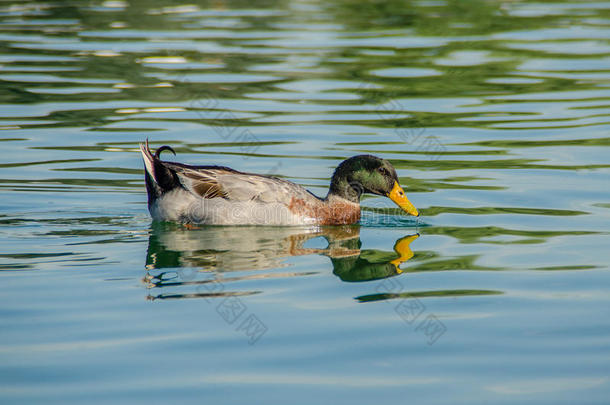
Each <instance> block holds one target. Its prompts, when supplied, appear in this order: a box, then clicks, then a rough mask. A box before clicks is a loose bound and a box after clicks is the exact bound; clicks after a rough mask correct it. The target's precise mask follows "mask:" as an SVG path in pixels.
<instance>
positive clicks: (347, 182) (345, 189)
mask: <svg viewBox="0 0 610 405" xmlns="http://www.w3.org/2000/svg"><path fill="white" fill-rule="evenodd" d="M396 182H398V175H397V174H396V170H395V169H394V167H392V164H391V163H390V162H388V161H387V160H385V159H381V158H378V157H376V156H373V155H358V156H354V157H351V158H349V159H347V160H344V161H343V162H341V164H340V165H339V166H338V167H337V169H336V170H335V173H334V174H333V177H332V179H331V182H330V190H329V193H328V194H329V195H331V194H332V195H336V196H339V197H342V198H345V199H346V200H349V201H352V202H356V203H357V202H359V201H360V196H361V195H362V193H371V194H377V195H384V196H385V195H388V194H389V193H390V192H391V191H392V188H393V187H394V183H396Z"/></svg>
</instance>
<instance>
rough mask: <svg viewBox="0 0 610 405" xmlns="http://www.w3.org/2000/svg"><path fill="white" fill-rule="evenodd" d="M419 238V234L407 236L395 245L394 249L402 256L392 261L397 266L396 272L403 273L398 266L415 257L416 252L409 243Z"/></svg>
mask: <svg viewBox="0 0 610 405" xmlns="http://www.w3.org/2000/svg"><path fill="white" fill-rule="evenodd" d="M417 238H419V234H415V235H409V236H405V237H404V238H402V239H400V240H398V241H397V242H396V244H395V245H394V251H396V253H398V254H399V255H400V257H399V258H398V259H394V260H392V261H391V262H390V263H392V264H393V265H394V267H396V272H397V273H398V274H400V273H402V270H400V267H398V266H399V265H400V264H401V263H404V262H406V261H407V260H409V259H410V258H412V257H413V254H414V253H413V251H412V250H411V247H410V246H409V245H410V244H411V242H413V241H414V240H415V239H417Z"/></svg>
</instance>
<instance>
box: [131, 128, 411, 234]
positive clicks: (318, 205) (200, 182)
mask: <svg viewBox="0 0 610 405" xmlns="http://www.w3.org/2000/svg"><path fill="white" fill-rule="evenodd" d="M166 150H167V151H169V152H171V153H173V154H174V156H176V152H175V151H174V149H173V148H172V147H171V146H168V145H164V146H160V147H159V148H157V150H156V151H155V153H154V154H153V153H152V151H151V150H150V147H149V144H148V140H146V142H145V143H141V144H140V151H141V152H142V158H143V160H144V169H145V175H144V177H145V183H146V191H147V194H148V210H149V212H150V215H151V217H152V218H153V220H156V221H163V222H176V223H182V224H185V225H273V226H284V225H348V224H354V223H357V222H358V221H359V220H360V215H361V214H360V197H361V196H362V194H364V193H369V194H374V195H380V196H385V197H388V198H389V199H390V200H392V201H393V202H394V203H395V204H396V205H398V206H399V207H400V208H401V209H402V210H403V211H404V212H405V213H407V214H408V215H413V216H416V217H417V216H419V212H418V211H417V209H416V208H415V206H414V205H413V204H412V203H411V202H410V201H409V199H408V198H407V196H406V194H405V191H404V190H403V188H402V187H401V186H400V184H399V180H398V175H397V174H396V170H395V169H394V167H393V166H392V164H391V163H390V162H389V161H387V160H385V159H382V158H379V157H376V156H373V155H357V156H353V157H350V158H348V159H346V160H344V161H343V162H341V163H340V164H339V165H338V166H337V168H336V169H335V171H334V173H333V175H332V177H331V182H330V188H329V190H328V194H327V195H326V197H324V198H321V197H318V196H316V195H314V194H313V193H311V192H310V191H308V190H307V189H305V188H304V187H303V186H301V185H299V184H296V183H293V182H291V181H288V180H284V179H280V178H277V177H274V176H269V175H263V174H255V173H246V172H240V171H237V170H234V169H232V168H229V167H225V166H215V165H211V166H191V165H187V164H183V163H178V162H171V161H164V160H161V152H163V151H166Z"/></svg>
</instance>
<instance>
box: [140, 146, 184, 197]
mask: <svg viewBox="0 0 610 405" xmlns="http://www.w3.org/2000/svg"><path fill="white" fill-rule="evenodd" d="M164 150H169V151H171V152H172V153H173V154H174V155H175V154H176V152H175V151H174V150H173V149H172V148H171V147H170V146H161V147H160V148H158V149H157V151H156V152H155V154H154V155H153V154H152V152H151V151H150V147H149V146H148V139H146V143H141V144H140V151H141V152H142V159H143V160H144V170H145V172H146V173H145V175H144V176H145V180H146V192H147V193H148V207H149V208H150V207H151V205H152V204H153V203H154V202H155V201H156V200H157V198H159V197H161V196H162V195H163V194H164V193H166V192H168V191H170V190H173V189H174V188H176V187H179V186H180V181H179V180H178V177H177V176H176V173H175V172H174V171H173V170H171V169H170V168H168V167H167V166H166V165H164V164H163V162H162V161H161V159H160V158H159V156H160V155H161V152H163V151H164Z"/></svg>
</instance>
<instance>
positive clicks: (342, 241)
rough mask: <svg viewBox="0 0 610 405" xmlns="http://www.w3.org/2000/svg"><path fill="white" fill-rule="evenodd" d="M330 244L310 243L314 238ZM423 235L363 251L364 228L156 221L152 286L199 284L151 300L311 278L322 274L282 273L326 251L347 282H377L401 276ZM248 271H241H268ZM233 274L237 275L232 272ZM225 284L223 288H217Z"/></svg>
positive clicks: (151, 259) (150, 261)
mask: <svg viewBox="0 0 610 405" xmlns="http://www.w3.org/2000/svg"><path fill="white" fill-rule="evenodd" d="M319 237H321V238H323V239H324V241H325V244H326V245H327V246H325V247H323V248H310V247H306V246H305V245H306V243H307V242H308V241H311V240H312V239H315V238H319ZM418 237H419V234H414V235H408V236H405V237H403V238H401V239H399V240H398V241H396V243H395V244H394V251H381V250H371V249H368V250H367V249H365V250H362V249H361V245H362V242H361V240H360V227H359V226H358V225H345V226H333V227H316V228H299V227H277V228H276V227H221V226H207V227H202V228H196V229H188V228H185V227H183V226H179V225H174V224H167V223H155V224H153V227H152V232H151V235H150V238H149V243H148V252H147V256H146V269H147V274H146V277H145V279H144V281H145V282H146V284H147V285H148V287H149V288H155V289H156V288H163V287H179V286H186V285H195V286H198V288H197V291H196V293H189V294H182V293H180V294H173V293H169V294H166V293H163V294H159V295H156V296H152V295H151V296H149V298H150V299H170V298H174V299H175V298H196V297H202V298H205V297H209V296H217V295H221V296H226V295H235V294H240V295H244V294H256V293H258V292H260V291H250V292H239V293H229V292H227V291H224V284H226V283H228V282H235V281H241V280H252V279H259V278H281V277H294V276H308V275H312V274H316V273H317V272H281V271H277V270H278V269H280V268H282V267H286V266H288V265H289V264H288V263H287V261H288V259H289V258H290V257H293V256H302V255H323V256H327V257H329V258H330V260H331V263H332V265H333V273H334V274H335V275H336V276H337V277H339V278H340V279H341V280H342V281H346V282H358V281H370V280H378V279H383V278H387V277H392V276H395V275H397V274H400V273H401V272H402V271H401V270H400V267H399V266H400V264H401V263H404V262H406V261H407V260H409V259H410V258H412V257H413V252H412V250H411V247H410V244H411V242H413V241H414V240H415V239H417V238H418ZM267 269H273V270H274V271H272V272H248V274H246V275H244V273H242V272H241V271H242V270H267ZM231 272H239V273H233V274H235V276H233V275H232V274H231ZM220 283H222V285H223V290H222V291H213V288H212V287H214V288H216V287H218V286H219V285H220Z"/></svg>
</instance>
